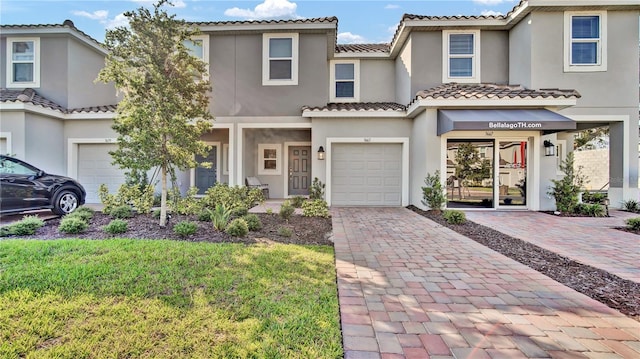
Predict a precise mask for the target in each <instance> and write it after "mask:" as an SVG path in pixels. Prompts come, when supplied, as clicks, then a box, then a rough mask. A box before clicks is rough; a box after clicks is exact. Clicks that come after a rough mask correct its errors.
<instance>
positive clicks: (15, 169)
mask: <svg viewBox="0 0 640 359" xmlns="http://www.w3.org/2000/svg"><path fill="white" fill-rule="evenodd" d="M38 175H39V170H38V169H37V168H34V167H31V166H28V165H26V164H24V163H22V162H20V161H17V160H15V159H13V158H3V159H2V160H1V161H0V187H1V189H0V192H1V193H0V210H1V211H2V212H6V211H18V210H27V209H31V208H42V207H45V206H47V204H48V201H49V200H48V191H47V188H46V186H44V185H43V184H41V183H40V182H38V181H37V178H38Z"/></svg>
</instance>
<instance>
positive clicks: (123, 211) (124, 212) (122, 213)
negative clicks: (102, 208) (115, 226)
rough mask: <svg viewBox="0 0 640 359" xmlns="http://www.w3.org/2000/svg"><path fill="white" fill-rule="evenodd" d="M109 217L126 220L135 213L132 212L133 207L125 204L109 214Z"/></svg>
mask: <svg viewBox="0 0 640 359" xmlns="http://www.w3.org/2000/svg"><path fill="white" fill-rule="evenodd" d="M109 215H110V216H111V217H113V218H119V219H125V218H131V217H133V211H132V210H131V206H129V205H128V204H123V205H121V206H118V207H114V208H112V209H111V212H109Z"/></svg>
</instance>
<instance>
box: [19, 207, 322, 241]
mask: <svg viewBox="0 0 640 359" xmlns="http://www.w3.org/2000/svg"><path fill="white" fill-rule="evenodd" d="M256 215H257V216H258V217H259V218H260V221H261V222H262V229H260V230H259V231H255V232H249V234H248V235H247V236H246V237H232V236H230V235H228V234H226V233H224V232H219V231H216V230H215V229H214V228H213V225H212V224H211V222H199V221H198V219H197V217H196V216H182V215H174V216H172V217H171V219H170V220H169V222H168V224H167V226H165V227H164V228H163V227H160V226H159V221H158V220H157V219H154V218H152V216H151V215H146V214H139V215H136V216H134V217H133V218H129V219H127V222H128V224H129V225H128V230H127V232H125V233H123V234H121V235H117V236H114V235H111V234H108V233H106V232H105V231H104V230H103V229H102V227H103V226H105V225H107V224H108V223H109V222H110V221H111V220H112V218H111V217H110V216H108V215H106V214H103V213H100V212H95V213H94V215H93V218H92V219H91V221H90V224H89V228H88V229H87V230H86V231H85V232H83V233H81V234H73V235H72V234H64V233H61V232H59V231H58V225H59V224H60V219H59V218H56V219H52V220H48V221H46V222H45V226H44V227H42V228H40V229H38V231H37V232H36V234H35V235H33V236H26V237H24V236H21V238H37V239H61V238H85V239H108V238H113V237H126V238H145V239H173V240H184V241H189V242H214V243H223V242H224V243H245V244H252V243H259V242H269V241H273V242H279V243H288V244H302V245H329V246H333V242H332V241H331V240H330V236H331V230H332V226H331V218H320V217H303V216H301V215H293V216H291V218H290V219H289V221H288V222H287V221H285V220H283V219H282V218H280V216H279V215H277V214H266V213H256ZM184 220H189V221H193V222H196V223H197V224H198V231H197V232H196V233H195V234H193V235H191V236H188V237H185V238H182V237H180V236H179V235H177V234H176V233H174V232H173V226H174V225H175V224H176V223H178V222H180V221H184ZM280 227H288V228H290V229H291V231H292V235H291V237H284V236H281V235H279V234H278V229H280Z"/></svg>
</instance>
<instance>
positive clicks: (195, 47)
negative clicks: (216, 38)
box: [184, 35, 209, 76]
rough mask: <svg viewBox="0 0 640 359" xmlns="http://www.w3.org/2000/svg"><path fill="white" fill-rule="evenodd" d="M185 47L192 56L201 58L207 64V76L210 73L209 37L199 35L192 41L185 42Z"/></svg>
mask: <svg viewBox="0 0 640 359" xmlns="http://www.w3.org/2000/svg"><path fill="white" fill-rule="evenodd" d="M184 46H185V47H186V48H187V50H189V52H190V53H191V55H193V56H195V57H197V58H199V59H200V60H202V61H204V62H206V63H207V76H208V73H209V66H208V65H209V36H208V35H197V36H192V37H191V40H187V41H185V42H184Z"/></svg>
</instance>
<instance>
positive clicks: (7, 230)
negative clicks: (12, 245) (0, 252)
mask: <svg viewBox="0 0 640 359" xmlns="http://www.w3.org/2000/svg"><path fill="white" fill-rule="evenodd" d="M10 235H11V226H10V225H9V226H2V227H0V237H7V236H10Z"/></svg>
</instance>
